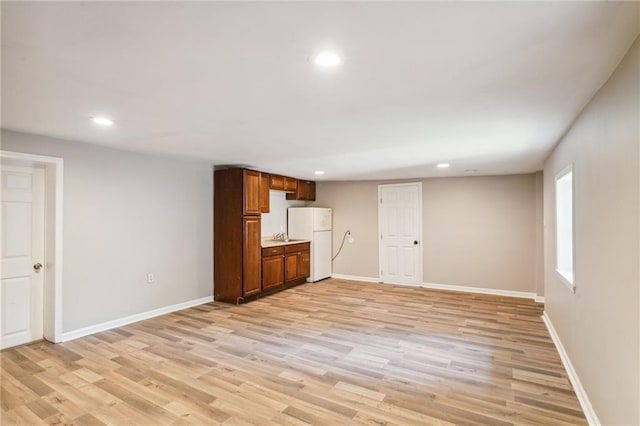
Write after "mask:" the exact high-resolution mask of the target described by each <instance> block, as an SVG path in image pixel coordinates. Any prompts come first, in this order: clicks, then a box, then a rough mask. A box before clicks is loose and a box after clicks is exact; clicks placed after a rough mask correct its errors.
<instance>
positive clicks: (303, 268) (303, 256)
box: [298, 251, 311, 278]
mask: <svg viewBox="0 0 640 426" xmlns="http://www.w3.org/2000/svg"><path fill="white" fill-rule="evenodd" d="M310 275H311V253H310V252H308V251H303V252H300V253H298V278H307V277H309V276H310Z"/></svg>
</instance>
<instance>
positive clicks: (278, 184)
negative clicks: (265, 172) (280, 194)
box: [269, 175, 284, 191]
mask: <svg viewBox="0 0 640 426" xmlns="http://www.w3.org/2000/svg"><path fill="white" fill-rule="evenodd" d="M270 180H271V183H270V184H269V187H270V188H271V189H273V190H275V191H284V177H283V176H278V175H271V177H270Z"/></svg>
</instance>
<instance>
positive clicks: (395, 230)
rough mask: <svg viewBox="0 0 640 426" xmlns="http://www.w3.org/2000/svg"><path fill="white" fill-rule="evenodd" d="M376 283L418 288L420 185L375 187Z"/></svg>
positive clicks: (420, 269)
mask: <svg viewBox="0 0 640 426" xmlns="http://www.w3.org/2000/svg"><path fill="white" fill-rule="evenodd" d="M378 194H379V200H378V201H379V204H378V209H379V210H378V220H379V228H380V229H379V230H380V279H381V281H382V282H385V283H392V284H408V285H420V284H422V245H421V240H422V184H421V183H420V182H416V183H407V184H397V185H380V186H379V187H378Z"/></svg>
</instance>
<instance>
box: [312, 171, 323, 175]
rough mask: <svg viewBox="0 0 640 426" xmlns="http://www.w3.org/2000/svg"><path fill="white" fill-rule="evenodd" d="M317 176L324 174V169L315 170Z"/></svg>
mask: <svg viewBox="0 0 640 426" xmlns="http://www.w3.org/2000/svg"><path fill="white" fill-rule="evenodd" d="M313 173H314V174H315V175H316V176H322V175H323V174H324V171H323V170H316V171H315V172H313Z"/></svg>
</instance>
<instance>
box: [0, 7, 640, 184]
mask: <svg viewBox="0 0 640 426" xmlns="http://www.w3.org/2000/svg"><path fill="white" fill-rule="evenodd" d="M639 17H640V4H638V3H633V2H629V3H611V2H607V3H601V2H587V3H573V2H545V3H325V2H321V3H238V2H233V3H183V2H174V3H153V2H146V3H145V2H143V3H108V2H100V3H95V2H84V3H46V2H45V3H31V2H28V3H12V2H3V3H2V114H3V116H2V119H3V123H2V126H3V128H7V129H13V130H18V131H25V132H31V133H37V134H44V135H50V136H56V137H61V138H65V139H72V140H77V141H83V142H90V143H96V144H101V145H107V146H111V147H115V148H124V149H129V150H135V151H142V152H151V153H158V154H162V155H179V156H187V157H197V158H201V159H206V160H210V161H211V162H212V163H214V164H246V165H250V166H253V167H256V168H258V169H262V170H267V171H276V172H279V173H282V174H288V175H292V176H296V177H308V178H313V177H314V176H313V171H314V170H318V169H321V170H325V171H326V175H325V176H324V177H323V179H327V180H336V179H374V178H376V179H387V178H412V177H428V176H452V175H464V174H465V172H464V170H465V169H478V173H477V174H505V173H521V172H531V171H535V170H538V169H540V168H541V164H542V161H543V160H544V158H545V157H546V156H547V154H548V153H549V151H550V149H551V148H552V147H553V146H554V144H555V143H556V142H557V141H558V138H559V137H560V136H561V134H562V133H563V132H564V131H565V130H566V129H567V127H568V126H569V125H570V123H571V122H572V120H573V119H574V118H575V117H576V116H577V114H578V113H579V112H580V110H581V109H582V108H583V107H584V105H585V104H586V103H587V102H588V101H589V99H590V98H591V96H593V94H594V93H595V92H596V91H597V90H598V88H599V87H600V86H602V84H603V83H604V82H605V81H606V79H607V78H608V77H609V76H610V75H611V73H612V71H613V70H614V68H615V67H616V65H617V64H618V62H619V61H620V60H621V59H622V57H623V56H624V53H625V52H626V50H627V49H628V48H629V46H630V45H631V43H632V42H633V40H634V39H635V38H636V36H637V35H638V33H639V32H640V23H639V22H640V18H639ZM325 48H331V49H335V50H336V51H338V52H339V53H340V54H341V55H342V57H343V61H344V62H343V64H342V65H341V66H340V67H338V68H337V69H319V68H317V67H316V66H314V65H312V64H311V63H310V62H309V56H310V55H312V54H313V53H315V52H317V51H319V50H321V49H325ZM95 115H107V116H110V117H112V118H113V119H114V120H115V121H116V124H115V126H113V127H111V128H99V127H97V126H96V125H94V124H92V123H91V122H90V121H89V117H91V116H95ZM442 161H444V162H450V163H451V168H450V169H447V170H440V169H436V168H435V167H434V165H435V164H436V163H438V162H442Z"/></svg>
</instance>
